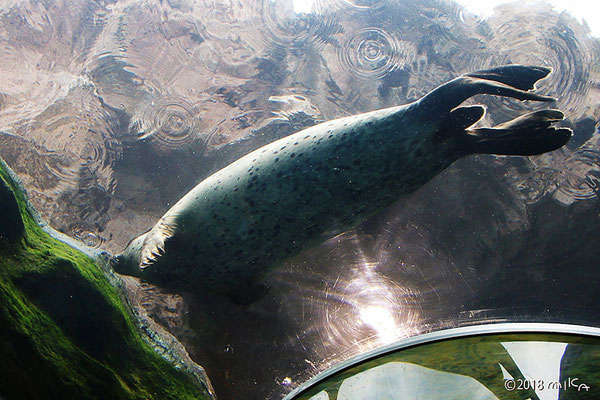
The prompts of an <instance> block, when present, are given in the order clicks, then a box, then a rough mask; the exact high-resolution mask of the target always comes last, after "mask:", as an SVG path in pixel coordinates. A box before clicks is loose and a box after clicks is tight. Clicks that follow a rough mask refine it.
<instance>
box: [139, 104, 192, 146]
mask: <svg viewBox="0 0 600 400" xmlns="http://www.w3.org/2000/svg"><path fill="white" fill-rule="evenodd" d="M197 114H198V113H197V112H196V110H195V108H194V107H193V106H192V105H190V104H188V103H187V102H185V101H167V102H161V103H156V102H151V103H150V104H149V105H148V107H147V108H146V109H145V110H144V112H143V114H142V116H141V118H140V119H139V120H138V121H135V122H134V123H133V124H132V126H131V127H130V135H131V136H132V137H133V139H135V140H148V141H150V142H151V143H152V144H154V145H156V146H157V147H159V148H160V149H162V150H176V149H180V148H182V147H186V146H187V145H189V144H190V143H191V142H192V141H193V140H194V138H195V132H196V128H197V124H198V121H197V120H198V116H197Z"/></svg>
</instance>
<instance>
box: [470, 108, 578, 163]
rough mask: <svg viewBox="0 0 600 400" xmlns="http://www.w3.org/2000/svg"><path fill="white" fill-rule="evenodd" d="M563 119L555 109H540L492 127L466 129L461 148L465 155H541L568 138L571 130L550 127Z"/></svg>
mask: <svg viewBox="0 0 600 400" xmlns="http://www.w3.org/2000/svg"><path fill="white" fill-rule="evenodd" d="M563 118H564V115H563V113H562V112H561V111H559V110H541V111H535V112H532V113H529V114H526V115H522V116H520V117H518V118H515V119H513V120H511V121H508V122H504V123H502V124H500V125H496V126H495V127H492V128H475V129H470V130H467V134H466V135H465V143H464V146H461V147H462V149H463V150H464V151H465V152H466V154H477V153H484V154H498V155H520V156H532V155H537V154H543V153H546V152H548V151H552V150H556V149H558V148H560V147H562V146H564V145H565V144H566V143H567V142H568V141H569V139H570V138H571V135H572V133H573V132H572V131H571V129H569V128H557V127H554V126H552V124H553V123H555V122H558V121H561V120H562V119H563Z"/></svg>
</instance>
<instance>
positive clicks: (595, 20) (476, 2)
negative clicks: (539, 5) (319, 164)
mask: <svg viewBox="0 0 600 400" xmlns="http://www.w3.org/2000/svg"><path fill="white" fill-rule="evenodd" d="M298 1H302V0H298ZM305 1H306V0H305ZM546 1H548V2H549V3H550V4H552V6H553V7H554V9H555V10H556V11H557V12H563V11H567V12H568V13H570V14H571V15H572V16H574V17H575V18H577V19H579V20H580V21H581V20H584V21H585V22H586V23H587V24H588V26H589V27H590V30H591V33H592V35H593V36H596V37H600V2H598V1H590V0H546ZM456 2H457V3H459V4H461V5H463V6H465V8H467V10H469V11H470V12H472V13H473V14H475V15H478V16H480V17H484V18H485V17H489V16H490V15H492V13H493V12H494V8H495V7H496V6H498V5H500V4H507V3H514V2H513V1H506V0H504V1H502V0H456ZM519 2H520V1H519Z"/></svg>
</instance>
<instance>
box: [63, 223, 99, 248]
mask: <svg viewBox="0 0 600 400" xmlns="http://www.w3.org/2000/svg"><path fill="white" fill-rule="evenodd" d="M69 231H70V234H71V236H73V237H74V238H75V239H77V240H79V241H80V242H82V243H83V244H85V245H86V246H88V247H92V248H95V249H97V248H100V247H101V246H102V244H103V243H104V242H105V241H106V239H104V238H103V237H102V236H101V235H100V233H99V232H98V230H97V229H95V228H93V227H91V226H88V225H86V224H83V223H77V224H74V225H73V226H71V229H70V230H69Z"/></svg>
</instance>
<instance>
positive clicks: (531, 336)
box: [285, 323, 600, 400]
mask: <svg viewBox="0 0 600 400" xmlns="http://www.w3.org/2000/svg"><path fill="white" fill-rule="evenodd" d="M598 365H600V329H598V328H592V327H586V326H577V325H562V324H542V323H539V324H531V323H520V324H519V323H503V324H489V325H479V326H472V327H466V328H456V329H448V330H442V331H438V332H434V333H429V334H424V335H420V336H417V337H414V338H410V339H406V340H402V341H400V342H398V343H394V344H391V345H387V346H384V347H382V348H379V349H377V350H374V351H370V352H367V353H365V354H361V355H360V356H358V357H353V358H352V359H350V360H347V361H345V362H343V363H340V364H339V365H336V366H334V367H332V368H331V369H329V370H327V371H325V372H323V373H321V374H319V375H317V376H316V377H314V378H312V379H311V380H309V381H308V382H306V383H305V384H303V385H301V386H300V387H298V388H297V389H295V390H294V391H293V392H292V393H290V394H289V395H287V396H286V397H285V400H335V399H337V400H359V399H372V400H377V399H386V400H392V399H413V400H418V399H429V400H435V399H440V400H441V399H446V400H449V399H457V400H458V399H477V400H484V399H485V400H496V399H512V398H518V399H526V398H528V399H540V400H551V399H553V400H557V399H576V398H596V397H597V396H598V394H600V391H599V387H598V383H600V369H599V368H598Z"/></svg>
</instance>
